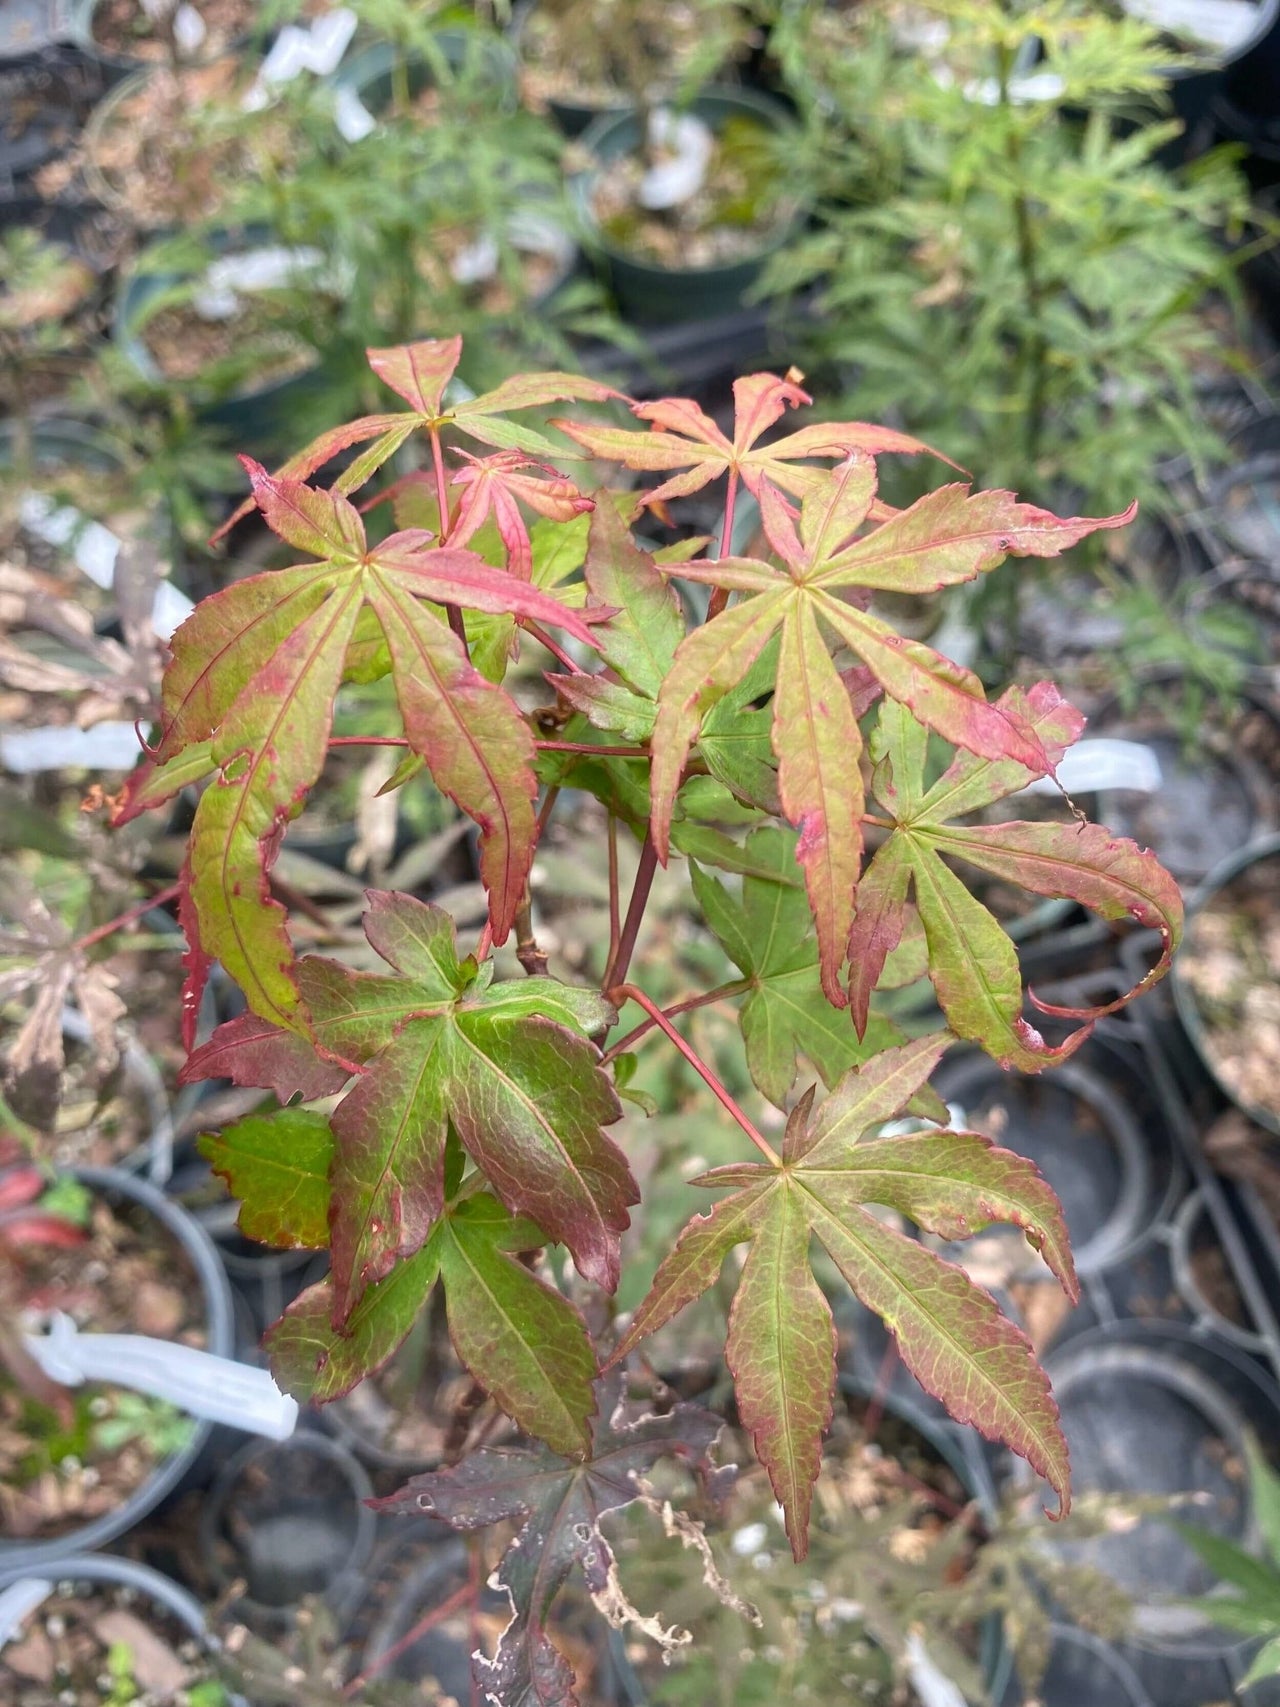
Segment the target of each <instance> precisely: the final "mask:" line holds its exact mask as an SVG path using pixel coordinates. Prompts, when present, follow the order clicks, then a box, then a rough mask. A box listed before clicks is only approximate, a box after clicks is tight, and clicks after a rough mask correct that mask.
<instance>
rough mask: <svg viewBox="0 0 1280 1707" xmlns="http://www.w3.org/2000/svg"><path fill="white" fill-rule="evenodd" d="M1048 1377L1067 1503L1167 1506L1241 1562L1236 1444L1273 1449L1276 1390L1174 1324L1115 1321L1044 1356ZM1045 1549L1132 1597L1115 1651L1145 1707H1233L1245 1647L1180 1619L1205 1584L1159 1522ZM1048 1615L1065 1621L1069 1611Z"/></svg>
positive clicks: (1250, 1364) (1240, 1454) (1247, 1522)
mask: <svg viewBox="0 0 1280 1707" xmlns="http://www.w3.org/2000/svg"><path fill="white" fill-rule="evenodd" d="M1045 1367H1046V1369H1047V1371H1048V1373H1049V1375H1050V1377H1051V1379H1052V1381H1053V1389H1054V1395H1055V1397H1056V1399H1057V1401H1058V1405H1059V1408H1060V1411H1061V1415H1062V1426H1063V1432H1064V1433H1065V1435H1066V1438H1067V1443H1068V1446H1069V1447H1070V1450H1071V1465H1072V1484H1073V1488H1074V1490H1075V1492H1076V1494H1077V1496H1082V1495H1085V1494H1104V1495H1105V1494H1110V1495H1115V1496H1117V1497H1119V1498H1121V1499H1123V1497H1124V1496H1126V1495H1127V1496H1130V1497H1137V1496H1158V1497H1167V1498H1168V1499H1169V1500H1170V1501H1171V1505H1170V1514H1169V1518H1173V1517H1177V1518H1179V1519H1181V1520H1183V1521H1185V1522H1188V1523H1194V1524H1196V1525H1198V1526H1199V1527H1201V1528H1203V1529H1206V1530H1209V1531H1211V1532H1212V1533H1214V1534H1217V1535H1221V1536H1224V1537H1227V1538H1228V1539H1230V1540H1231V1541H1233V1542H1235V1543H1236V1544H1237V1545H1239V1546H1243V1547H1245V1548H1247V1549H1250V1548H1252V1547H1253V1546H1254V1545H1255V1544H1256V1541H1257V1535H1256V1524H1255V1521H1254V1515H1253V1511H1252V1507H1251V1503H1250V1498H1249V1487H1248V1475H1247V1469H1246V1463H1245V1456H1244V1443H1245V1437H1246V1433H1247V1432H1248V1430H1250V1429H1253V1430H1254V1431H1255V1432H1256V1433H1257V1434H1258V1437H1259V1439H1261V1440H1262V1441H1263V1442H1264V1443H1266V1442H1274V1440H1275V1438H1276V1427H1277V1420H1278V1419H1280V1391H1278V1390H1277V1389H1276V1387H1275V1385H1274V1383H1273V1382H1272V1381H1271V1379H1270V1378H1269V1377H1268V1376H1267V1375H1265V1374H1264V1373H1263V1371H1262V1369H1261V1367H1260V1366H1259V1365H1258V1364H1257V1363H1256V1362H1254V1361H1253V1360H1252V1359H1251V1358H1249V1357H1248V1356H1246V1355H1245V1354H1244V1353H1242V1352H1241V1351H1239V1350H1238V1349H1237V1348H1235V1347H1234V1346H1230V1345H1227V1344H1224V1343H1222V1342H1221V1341H1217V1340H1214V1339H1212V1338H1209V1337H1198V1336H1197V1335H1196V1334H1195V1333H1193V1332H1191V1331H1190V1330H1188V1329H1187V1328H1185V1327H1183V1326H1181V1325H1180V1324H1178V1323H1174V1322H1166V1321H1142V1322H1139V1321H1126V1322H1120V1323H1113V1324H1111V1325H1110V1326H1109V1327H1107V1328H1106V1329H1102V1330H1098V1331H1095V1332H1092V1333H1089V1334H1085V1335H1081V1336H1080V1337H1079V1338H1078V1339H1075V1340H1073V1341H1072V1342H1070V1343H1069V1344H1068V1345H1066V1346H1065V1347H1063V1348H1062V1349H1061V1350H1059V1351H1055V1352H1051V1353H1050V1355H1049V1356H1048V1358H1047V1359H1046V1363H1045ZM1178 1496H1186V1498H1184V1499H1181V1500H1179V1499H1178V1498H1177V1497H1178ZM1188 1501H1189V1502H1190V1503H1188ZM1048 1544H1049V1545H1053V1546H1055V1547H1060V1548H1061V1549H1062V1550H1063V1552H1064V1555H1065V1556H1067V1557H1070V1558H1071V1559H1072V1560H1073V1561H1074V1562H1076V1563H1080V1564H1087V1565H1089V1566H1091V1567H1093V1568H1095V1569H1098V1570H1100V1571H1102V1572H1104V1573H1105V1574H1106V1575H1107V1576H1109V1577H1110V1578H1111V1579H1112V1580H1113V1581H1114V1582H1115V1583H1117V1584H1118V1586H1119V1587H1120V1588H1121V1589H1122V1590H1124V1592H1125V1593H1126V1594H1128V1595H1130V1596H1131V1597H1132V1599H1133V1601H1134V1603H1135V1607H1136V1611H1135V1615H1134V1620H1133V1624H1132V1626H1131V1630H1130V1634H1129V1635H1128V1636H1127V1637H1126V1639H1125V1641H1124V1642H1123V1643H1122V1644H1120V1648H1121V1651H1122V1653H1123V1655H1124V1657H1125V1659H1126V1661H1127V1662H1128V1664H1129V1666H1130V1667H1131V1668H1132V1670H1133V1672H1134V1673H1135V1674H1136V1675H1137V1677H1138V1678H1139V1679H1140V1681H1141V1683H1142V1685H1143V1687H1144V1688H1145V1689H1146V1690H1147V1692H1148V1694H1149V1695H1150V1697H1151V1699H1152V1700H1153V1701H1154V1702H1158V1703H1159V1704H1160V1707H1206V1703H1210V1702H1217V1701H1219V1700H1223V1701H1225V1700H1227V1699H1230V1697H1231V1694H1232V1689H1233V1684H1234V1681H1235V1680H1236V1679H1237V1678H1238V1676H1239V1675H1240V1674H1241V1671H1242V1669H1243V1667H1244V1666H1245V1665H1247V1663H1248V1658H1249V1654H1250V1651H1251V1648H1250V1644H1249V1643H1248V1642H1247V1641H1245V1642H1242V1641H1241V1639H1240V1637H1239V1636H1238V1635H1235V1634H1233V1633H1231V1632H1227V1631H1223V1630H1220V1629H1219V1628H1217V1627H1216V1626H1215V1625H1213V1624H1212V1623H1210V1622H1209V1621H1208V1620H1206V1619H1205V1618H1203V1617H1202V1616H1201V1614H1200V1613H1198V1612H1196V1611H1194V1610H1189V1609H1188V1608H1187V1607H1186V1606H1185V1602H1186V1601H1187V1600H1188V1599H1190V1598H1193V1597H1196V1596H1200V1595H1206V1594H1211V1593H1212V1592H1213V1591H1214V1589H1215V1586H1216V1585H1215V1581H1214V1578H1213V1575H1212V1573H1211V1572H1210V1571H1209V1570H1208V1569H1207V1567H1206V1566H1205V1565H1204V1564H1203V1563H1202V1562H1201V1560H1200V1559H1199V1557H1198V1556H1197V1555H1196V1554H1195V1553H1194V1552H1193V1551H1192V1550H1191V1548H1190V1547H1189V1546H1188V1545H1187V1544H1186V1543H1185V1542H1184V1541H1183V1540H1182V1538H1181V1536H1180V1535H1179V1534H1178V1532H1177V1530H1176V1528H1174V1527H1173V1525H1172V1522H1171V1521H1170V1520H1169V1519H1167V1518H1163V1517H1144V1518H1142V1519H1141V1520H1139V1521H1137V1522H1136V1523H1134V1524H1132V1525H1124V1526H1120V1527H1119V1528H1118V1529H1117V1530H1116V1531H1115V1532H1112V1533H1107V1534H1105V1535H1103V1536H1100V1537H1098V1538H1097V1539H1094V1540H1091V1541H1087V1542H1072V1543H1069V1544H1068V1543H1061V1542H1055V1541H1053V1538H1052V1537H1050V1538H1049V1542H1048ZM1059 1610H1060V1613H1061V1615H1062V1616H1064V1617H1069V1615H1070V1611H1071V1609H1070V1607H1069V1606H1068V1607H1062V1608H1060V1609H1059ZM1255 1645H1256V1644H1255Z"/></svg>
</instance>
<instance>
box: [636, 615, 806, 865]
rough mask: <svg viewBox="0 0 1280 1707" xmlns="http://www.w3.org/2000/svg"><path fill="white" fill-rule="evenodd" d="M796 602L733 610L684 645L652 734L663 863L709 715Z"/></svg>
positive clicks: (652, 783)
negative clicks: (687, 767) (689, 761)
mask: <svg viewBox="0 0 1280 1707" xmlns="http://www.w3.org/2000/svg"><path fill="white" fill-rule="evenodd" d="M792 596H793V595H792V594H791V593H790V592H787V591H782V592H779V593H771V594H768V595H765V596H763V597H761V598H755V599H748V600H746V602H745V603H743V604H739V605H731V606H730V607H729V609H728V610H726V611H722V612H721V614H720V615H719V616H718V617H716V618H715V620H714V621H713V622H709V623H705V624H704V625H703V626H702V627H701V628H695V629H694V631H693V633H692V634H690V635H689V636H688V637H687V638H686V639H685V640H683V641H682V642H681V644H680V647H679V649H678V651H677V652H676V658H675V663H674V664H673V665H672V667H671V669H670V671H669V672H668V673H667V676H666V679H665V680H664V682H663V684H662V694H661V698H660V700H659V704H658V720H657V723H656V724H655V726H654V734H653V767H652V771H651V774H650V779H649V787H650V790H651V793H652V799H653V808H652V811H653V816H652V834H653V841H654V846H655V847H656V848H657V850H658V853H659V856H660V857H662V858H665V857H666V853H667V846H668V841H669V833H670V828H671V811H672V807H673V805H674V803H675V798H676V793H677V791H678V789H679V787H680V776H681V772H682V771H683V770H684V762H685V760H686V758H687V757H688V756H689V748H690V747H691V746H692V745H693V740H694V737H695V736H696V734H697V732H698V724H699V722H700V720H701V718H702V716H703V714H704V712H706V711H708V710H709V709H710V708H711V706H713V705H714V704H715V703H716V701H717V700H718V699H722V698H723V697H724V695H725V694H726V693H728V692H729V690H730V689H731V688H732V687H733V686H734V685H735V683H736V682H738V681H739V679H740V678H741V677H742V676H743V675H744V674H745V673H746V671H747V670H749V669H750V667H751V665H752V664H753V663H754V662H755V660H756V658H757V657H758V656H759V655H760V653H761V651H762V650H763V649H764V646H765V644H766V643H767V641H768V640H769V637H770V635H771V634H772V633H773V632H774V630H775V629H776V628H777V627H778V625H779V623H780V622H781V621H782V618H783V615H784V614H785V612H786V609H787V606H788V604H789V602H790V600H791V598H792Z"/></svg>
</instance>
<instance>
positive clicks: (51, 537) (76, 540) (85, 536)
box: [6, 492, 195, 769]
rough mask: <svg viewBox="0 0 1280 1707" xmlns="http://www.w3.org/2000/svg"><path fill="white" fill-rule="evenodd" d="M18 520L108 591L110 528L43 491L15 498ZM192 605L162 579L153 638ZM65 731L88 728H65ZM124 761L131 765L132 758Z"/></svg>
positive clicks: (112, 568) (115, 544)
mask: <svg viewBox="0 0 1280 1707" xmlns="http://www.w3.org/2000/svg"><path fill="white" fill-rule="evenodd" d="M18 520H19V521H20V522H21V524H22V526H23V527H24V528H26V530H27V532H28V533H33V534H34V535H35V536H36V538H37V539H40V540H43V541H44V543H45V544H46V545H55V546H57V547H58V548H59V549H67V548H70V553H71V560H72V562H73V563H74V564H75V566H76V568H77V569H79V571H80V572H81V574H82V575H87V576H88V577H89V579H90V580H91V581H93V582H94V583H95V584H96V585H97V586H99V587H102V588H103V589H104V590H105V591H107V592H110V590H111V588H112V586H113V585H114V581H115V572H116V558H117V557H118V556H119V555H120V541H119V539H118V538H117V537H116V535H115V534H113V533H112V531H111V529H110V528H107V527H103V525H102V523H101V522H95V521H91V520H90V519H89V517H88V516H86V515H84V514H83V512H82V511H80V510H77V509H76V507H75V506H74V504H59V503H58V502H57V500H56V499H55V498H52V497H50V495H49V494H48V493H47V492H24V493H23V494H22V497H21V498H20V499H19V500H18ZM194 609H195V606H194V605H193V604H192V602H191V600H190V599H189V598H188V597H187V596H186V594H185V593H181V592H179V591H178V589H177V588H176V587H174V586H171V585H170V584H169V582H168V581H162V582H161V583H160V585H159V586H158V587H157V588H156V595H155V602H154V604H153V605H152V607H151V626H152V627H153V628H154V629H155V631H156V636H157V638H158V639H160V640H167V639H168V638H169V636H170V635H171V634H172V633H173V631H174V629H175V628H177V626H178V624H179V623H181V622H185V621H186V619H187V618H188V617H189V616H190V615H191V612H192V611H193V610H194ZM99 727H106V725H99ZM36 733H39V731H36ZM66 733H67V734H73V733H88V731H73V730H67V731H66ZM135 746H136V743H135ZM136 756H137V755H136V752H135V755H134V757H135V758H136ZM6 762H7V761H6ZM60 762H61V761H60ZM65 762H67V763H71V762H74V761H70V760H68V761H65ZM82 762H83V761H82ZM126 763H127V765H129V766H131V765H132V764H133V759H129V760H127V761H126ZM10 768H11V769H13V768H15V767H13V766H11V767H10ZM34 768H39V769H44V768H45V767H43V766H39V767H34Z"/></svg>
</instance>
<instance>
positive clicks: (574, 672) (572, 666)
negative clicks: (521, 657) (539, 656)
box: [520, 616, 590, 676]
mask: <svg viewBox="0 0 1280 1707" xmlns="http://www.w3.org/2000/svg"><path fill="white" fill-rule="evenodd" d="M520 620H521V624H522V626H523V627H524V628H527V629H528V631H529V633H530V634H532V636H533V638H534V639H535V640H537V641H540V642H541V644H542V645H543V646H545V647H546V649H547V651H548V652H550V654H551V656H552V657H553V658H555V659H557V660H558V661H559V662H560V663H561V664H563V665H564V667H565V669H566V670H568V672H569V674H570V675H571V676H585V675H589V674H590V672H589V671H588V670H584V669H583V667H582V665H581V664H579V663H578V662H577V661H576V659H574V658H571V657H570V656H569V654H568V653H567V652H566V651H565V649H564V647H563V646H562V645H561V644H560V642H559V641H558V640H555V639H553V638H552V636H551V635H549V634H548V633H547V631H546V629H545V628H543V626H542V624H541V623H539V622H534V620H533V618H532V617H527V616H526V617H522V618H521V619H520Z"/></svg>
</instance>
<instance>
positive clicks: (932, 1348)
mask: <svg viewBox="0 0 1280 1707" xmlns="http://www.w3.org/2000/svg"><path fill="white" fill-rule="evenodd" d="M811 1202H812V1205H813V1207H812V1209H811V1211H810V1216H811V1221H812V1226H813V1230H814V1232H815V1233H816V1234H817V1236H818V1238H819V1239H820V1241H821V1242H822V1244H823V1245H824V1246H825V1248H826V1250H827V1254H828V1255H829V1256H830V1257H831V1260H832V1261H833V1262H834V1263H835V1265H836V1267H837V1268H838V1269H839V1270H840V1272H841V1274H842V1275H843V1276H844V1278H845V1279H846V1280H847V1281H848V1283H849V1285H850V1286H851V1287H852V1288H853V1290H854V1291H855V1292H856V1293H857V1295H858V1297H859V1298H861V1300H862V1302H863V1303H864V1304H865V1305H866V1306H867V1308H868V1309H869V1310H874V1311H875V1313H876V1315H878V1316H879V1317H880V1318H881V1319H882V1320H883V1321H884V1323H885V1325H886V1326H887V1327H888V1328H889V1330H890V1332H891V1333H892V1334H893V1335H894V1337H895V1338H896V1340H897V1342H898V1350H899V1352H900V1353H901V1356H902V1361H903V1362H904V1363H905V1364H906V1366H907V1368H908V1369H909V1370H910V1371H911V1373H912V1374H913V1375H914V1376H915V1377H916V1379H917V1381H919V1383H920V1385H921V1386H922V1387H923V1388H924V1389H925V1390H926V1392H929V1393H933V1394H934V1395H935V1396H936V1397H937V1398H939V1399H941V1400H942V1402H943V1404H944V1405H946V1407H947V1409H948V1410H949V1411H950V1412H951V1415H952V1416H953V1417H955V1419H956V1421H957V1422H962V1423H973V1424H974V1425H975V1426H976V1427H977V1428H979V1429H980V1430H981V1431H982V1433H983V1434H985V1435H988V1436H989V1437H991V1438H993V1439H998V1440H1003V1441H1004V1442H1005V1443H1006V1444H1007V1445H1008V1446H1010V1447H1012V1448H1013V1450H1014V1451H1015V1452H1016V1453H1018V1454H1019V1456H1021V1457H1023V1458H1025V1459H1026V1460H1027V1462H1028V1463H1029V1464H1030V1465H1031V1467H1032V1469H1033V1470H1034V1471H1035V1472H1036V1473H1037V1475H1040V1476H1043V1477H1044V1478H1045V1480H1046V1481H1047V1482H1048V1483H1049V1485H1050V1486H1051V1487H1052V1488H1053V1490H1054V1492H1055V1493H1056V1494H1057V1496H1058V1502H1059V1515H1061V1516H1065V1515H1066V1513H1067V1511H1068V1510H1069V1509H1070V1505H1071V1493H1070V1468H1069V1464H1068V1459H1067V1443H1066V1441H1065V1440H1064V1439H1063V1436H1062V1429H1061V1426H1060V1424H1059V1421H1058V1408H1057V1406H1056V1405H1055V1404H1054V1402H1053V1395H1052V1393H1051V1391H1050V1388H1049V1378H1048V1376H1047V1375H1045V1373H1044V1371H1043V1370H1042V1369H1041V1368H1040V1366H1039V1364H1038V1363H1037V1362H1036V1359H1035V1353H1034V1352H1033V1350H1032V1348H1031V1342H1030V1341H1029V1340H1028V1339H1027V1338H1026V1336H1025V1335H1024V1334H1023V1333H1022V1332H1021V1330H1020V1329H1018V1328H1016V1327H1014V1325H1013V1323H1012V1322H1010V1321H1008V1320H1007V1319H1006V1318H1005V1317H1004V1316H1002V1315H1001V1314H1000V1311H999V1309H998V1308H997V1306H996V1304H995V1302H994V1300H993V1299H991V1298H990V1297H989V1296H988V1295H987V1293H985V1292H983V1291H982V1290H981V1289H980V1288H979V1287H977V1286H975V1285H974V1284H973V1282H972V1281H971V1280H970V1279H969V1277H968V1275H966V1274H965V1272H964V1270H963V1269H961V1268H957V1267H955V1266H954V1264H952V1263H946V1262H943V1261H942V1259H941V1258H940V1257H937V1256H935V1255H934V1253H933V1252H932V1251H930V1250H927V1249H926V1248H925V1247H924V1246H923V1245H921V1244H918V1243H917V1242H916V1241H915V1240H914V1239H907V1238H904V1237H903V1235H902V1234H901V1233H897V1232H894V1231H893V1229H892V1228H889V1227H886V1226H884V1225H883V1223H881V1222H879V1221H877V1220H876V1219H875V1217H874V1216H872V1215H869V1214H868V1213H867V1212H866V1211H865V1210H862V1209H851V1210H850V1211H849V1212H848V1214H847V1215H843V1214H837V1213H835V1212H833V1211H832V1210H831V1209H829V1208H828V1207H827V1206H826V1204H825V1203H824V1202H822V1201H820V1200H819V1199H818V1198H817V1197H816V1196H815V1197H813V1198H812V1199H811Z"/></svg>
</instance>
